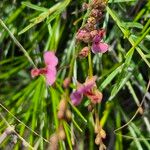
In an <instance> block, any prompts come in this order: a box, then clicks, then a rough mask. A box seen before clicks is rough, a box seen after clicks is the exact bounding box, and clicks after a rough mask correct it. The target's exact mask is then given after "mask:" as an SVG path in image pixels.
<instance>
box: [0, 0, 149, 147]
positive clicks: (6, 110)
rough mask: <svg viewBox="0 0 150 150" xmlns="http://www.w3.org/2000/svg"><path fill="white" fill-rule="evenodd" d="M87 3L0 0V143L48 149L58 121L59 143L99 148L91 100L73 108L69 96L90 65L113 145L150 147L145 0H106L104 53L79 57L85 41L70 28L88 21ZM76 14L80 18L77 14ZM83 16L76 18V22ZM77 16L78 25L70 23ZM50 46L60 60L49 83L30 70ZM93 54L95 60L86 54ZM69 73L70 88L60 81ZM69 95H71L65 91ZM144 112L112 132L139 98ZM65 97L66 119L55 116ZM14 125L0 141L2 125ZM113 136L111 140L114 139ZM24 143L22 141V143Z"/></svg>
mask: <svg viewBox="0 0 150 150" xmlns="http://www.w3.org/2000/svg"><path fill="white" fill-rule="evenodd" d="M83 2H87V1H83V0H82V1H81V0H77V1H71V0H61V1H56V0H55V1H49V2H48V1H45V0H44V1H22V2H20V1H15V0H14V1H8V0H6V1H1V2H0V8H1V12H0V37H1V38H0V149H15V150H19V149H21V148H22V147H26V146H27V147H28V148H30V149H43V150H44V149H46V148H47V147H48V146H49V145H50V144H51V143H50V138H51V136H52V135H53V134H54V133H56V132H58V130H59V125H60V124H62V125H63V128H64V131H65V135H66V138H65V140H60V141H59V143H58V144H59V147H60V149H75V148H76V147H77V148H79V149H90V150H92V149H97V146H96V145H95V142H94V140H95V133H94V117H93V112H92V111H91V112H90V111H89V110H88V108H87V105H88V104H89V101H88V99H86V98H85V99H84V100H83V102H82V103H81V105H79V106H77V107H76V106H73V105H72V103H71V102H70V98H69V95H70V93H71V92H72V90H73V89H75V88H76V87H75V83H76V80H79V81H80V82H83V81H85V78H86V77H87V76H88V71H89V68H88V63H89V62H90V65H91V64H93V66H90V68H91V69H90V71H91V74H92V71H93V73H94V75H97V76H98V81H97V87H98V88H99V89H100V90H101V91H102V92H103V100H102V102H101V104H99V105H97V106H96V108H95V109H97V110H98V115H99V118H100V123H101V126H102V127H103V129H104V130H105V131H106V140H104V143H105V145H106V146H108V145H110V147H109V148H110V149H116V150H122V149H131V150H132V149H138V150H142V149H143V150H146V149H150V144H149V140H150V139H149V137H150V120H149V110H150V109H149V108H150V103H149V100H150V98H149V94H150V93H149V92H148V91H147V90H146V87H147V84H148V82H149V69H150V42H149V41H150V19H149V14H150V9H149V8H150V1H147V0H146V1H144V2H143V3H141V2H140V1H135V0H109V1H108V5H107V7H106V10H105V13H104V16H103V19H102V21H101V22H100V25H101V24H102V26H103V27H104V28H106V31H107V32H106V36H105V41H106V42H107V43H108V44H109V45H110V47H109V52H107V53H105V54H102V55H101V54H97V55H94V54H91V57H89V58H88V59H86V58H85V59H80V58H79V57H77V54H78V52H79V51H80V49H81V47H82V45H77V44H78V43H77V42H76V41H75V34H76V32H77V31H78V29H79V28H80V26H81V25H83V23H84V22H85V21H86V19H87V16H88V12H87V13H86V11H83V10H82V4H83ZM78 19H79V20H78ZM80 19H81V21H80ZM74 22H76V24H75V25H74ZM47 50H51V51H54V52H56V55H57V56H58V59H59V65H58V66H57V69H58V73H57V80H56V83H55V85H54V86H52V87H49V86H47V85H46V82H45V77H44V76H39V77H37V78H35V79H33V78H31V75H30V71H31V69H32V68H40V67H41V66H44V63H43V53H44V51H47ZM91 58H92V59H91ZM68 76H71V77H72V79H73V83H71V84H70V87H69V89H65V88H63V81H64V79H65V78H66V77H68ZM65 93H67V94H68V96H66V95H65ZM145 93H146V98H145V101H144V104H143V106H142V107H143V110H144V114H142V115H143V117H142V116H141V115H140V114H139V115H138V116H137V117H135V118H134V120H133V121H132V122H131V123H129V124H128V125H127V126H126V127H124V128H122V129H121V130H118V131H117V132H115V133H114V130H115V129H116V128H120V127H121V126H122V125H124V124H125V123H127V122H128V121H129V120H130V118H132V116H133V115H134V113H135V112H136V110H137V109H138V106H139V105H140V102H141V100H142V98H143V96H144V95H145ZM63 96H66V99H67V102H68V105H67V108H69V110H70V111H71V113H72V118H71V120H70V121H67V120H59V119H58V116H57V112H58V108H59V103H60V101H61V99H62V97H63ZM10 125H13V126H15V132H16V133H17V134H18V139H17V143H14V139H13V138H14V135H13V136H12V139H13V140H11V137H10V136H9V135H8V136H7V138H6V139H5V140H4V141H3V142H1V139H2V135H3V133H4V132H5V129H6V128H7V127H9V126H10ZM112 139H113V140H112ZM24 142H26V143H24Z"/></svg>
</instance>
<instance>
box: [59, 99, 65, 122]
mask: <svg viewBox="0 0 150 150" xmlns="http://www.w3.org/2000/svg"><path fill="white" fill-rule="evenodd" d="M66 107H67V106H66V100H65V99H62V100H61V101H60V103H59V107H58V113H57V116H58V119H63V118H64V114H65V110H66Z"/></svg>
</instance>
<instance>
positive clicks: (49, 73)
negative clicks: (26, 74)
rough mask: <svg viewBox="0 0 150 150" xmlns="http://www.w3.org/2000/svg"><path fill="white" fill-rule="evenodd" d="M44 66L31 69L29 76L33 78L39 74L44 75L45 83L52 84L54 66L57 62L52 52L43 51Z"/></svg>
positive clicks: (55, 71) (54, 76) (54, 77)
mask: <svg viewBox="0 0 150 150" xmlns="http://www.w3.org/2000/svg"><path fill="white" fill-rule="evenodd" d="M44 62H45V65H46V66H45V68H39V69H32V70H31V76H32V77H33V78H34V77H36V76H39V75H42V74H43V75H45V77H46V83H47V84H48V85H52V84H53V83H54V82H55V80H56V73H57V70H56V66H57V64H58V58H57V57H56V56H55V54H54V52H49V51H47V52H45V53H44Z"/></svg>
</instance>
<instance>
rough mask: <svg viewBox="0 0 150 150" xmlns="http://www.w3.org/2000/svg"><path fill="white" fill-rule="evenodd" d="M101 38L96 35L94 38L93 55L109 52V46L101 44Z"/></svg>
mask: <svg viewBox="0 0 150 150" xmlns="http://www.w3.org/2000/svg"><path fill="white" fill-rule="evenodd" d="M101 38H102V37H101V36H99V35H96V36H95V37H94V38H93V44H92V52H93V53H105V52H107V51H108V48H109V46H108V44H106V43H103V42H101Z"/></svg>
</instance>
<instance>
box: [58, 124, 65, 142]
mask: <svg viewBox="0 0 150 150" xmlns="http://www.w3.org/2000/svg"><path fill="white" fill-rule="evenodd" d="M58 138H59V140H64V139H65V138H66V134H65V131H64V128H63V126H62V125H60V126H59V131H58Z"/></svg>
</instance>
